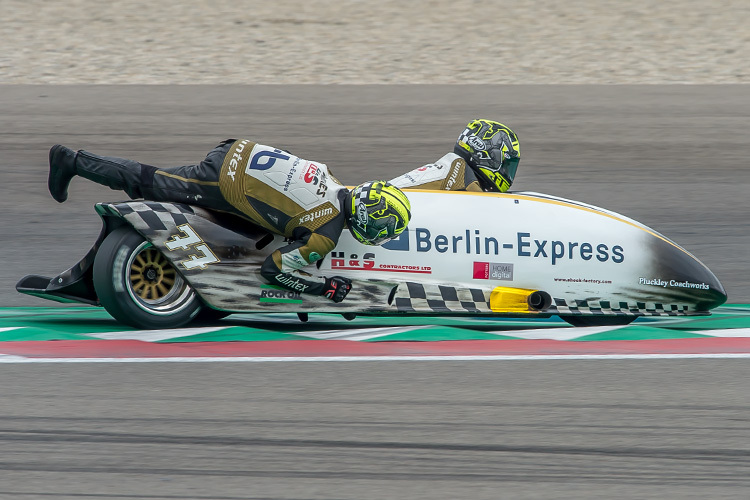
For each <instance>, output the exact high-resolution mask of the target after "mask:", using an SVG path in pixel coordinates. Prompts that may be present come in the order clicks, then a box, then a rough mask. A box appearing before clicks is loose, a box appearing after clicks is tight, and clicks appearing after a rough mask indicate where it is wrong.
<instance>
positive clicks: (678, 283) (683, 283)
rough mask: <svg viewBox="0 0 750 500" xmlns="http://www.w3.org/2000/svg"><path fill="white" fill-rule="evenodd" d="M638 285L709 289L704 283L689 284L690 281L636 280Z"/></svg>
mask: <svg viewBox="0 0 750 500" xmlns="http://www.w3.org/2000/svg"><path fill="white" fill-rule="evenodd" d="M638 284H639V285H652V286H660V287H662V288H667V287H669V288H697V289H699V290H708V289H710V288H711V287H710V286H708V285H707V284H706V283H691V282H690V281H677V280H669V281H667V280H663V279H661V278H638Z"/></svg>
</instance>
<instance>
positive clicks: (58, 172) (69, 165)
mask: <svg viewBox="0 0 750 500" xmlns="http://www.w3.org/2000/svg"><path fill="white" fill-rule="evenodd" d="M76 156H78V153H77V152H75V151H73V150H72V149H68V148H66V147H65V146H61V145H59V144H55V145H54V146H52V148H51V149H50V150H49V178H48V179H47V187H48V188H49V194H51V195H52V197H53V198H54V199H55V201H57V202H58V203H62V202H64V201H65V200H67V199H68V185H69V184H70V180H71V179H72V178H73V177H75V176H76V173H77V172H76Z"/></svg>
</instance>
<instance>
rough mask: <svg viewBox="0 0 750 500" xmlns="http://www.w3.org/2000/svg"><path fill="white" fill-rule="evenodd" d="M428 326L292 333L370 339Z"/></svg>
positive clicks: (322, 337) (309, 335) (337, 338)
mask: <svg viewBox="0 0 750 500" xmlns="http://www.w3.org/2000/svg"><path fill="white" fill-rule="evenodd" d="M423 328H429V325H426V326H409V327H403V326H395V327H382V326H380V327H376V328H357V329H353V330H321V331H316V332H294V335H299V336H300V337H310V338H313V339H321V340H323V339H328V340H330V339H336V340H370V339H376V338H378V337H385V336H387V335H395V334H397V333H406V332H411V331H414V330H420V329H423Z"/></svg>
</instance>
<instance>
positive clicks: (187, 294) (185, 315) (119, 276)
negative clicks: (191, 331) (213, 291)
mask: <svg viewBox="0 0 750 500" xmlns="http://www.w3.org/2000/svg"><path fill="white" fill-rule="evenodd" d="M93 270H94V289H95V290H96V294H97V296H98V297H99V302H100V303H101V304H102V306H104V308H105V309H106V310H107V312H108V313H109V314H111V315H112V317H114V318H115V319H116V320H117V321H119V322H121V323H125V324H126V325H130V326H133V327H135V328H140V329H158V328H179V327H180V326H183V325H185V324H187V323H188V322H190V321H191V320H192V319H193V318H194V317H195V316H196V315H197V314H198V313H199V311H200V310H201V303H200V301H199V300H198V297H197V296H196V294H195V291H194V290H193V289H192V288H191V287H190V285H189V284H188V283H187V282H186V281H185V279H184V278H183V277H182V276H181V275H180V274H179V273H178V272H177V270H176V269H175V268H174V266H173V265H172V263H171V262H169V260H167V258H166V257H165V256H164V255H163V254H162V253H161V252H160V251H159V250H158V249H157V248H155V247H154V246H153V245H152V244H151V243H150V242H149V241H147V240H146V239H144V238H143V236H141V235H140V234H138V233H137V232H136V231H135V230H133V229H131V228H130V227H120V228H118V229H115V230H114V231H112V232H111V233H110V234H109V235H107V237H106V238H105V239H104V241H103V242H102V244H101V246H100V247H99V251H98V252H97V253H96V257H95V258H94V269H93Z"/></svg>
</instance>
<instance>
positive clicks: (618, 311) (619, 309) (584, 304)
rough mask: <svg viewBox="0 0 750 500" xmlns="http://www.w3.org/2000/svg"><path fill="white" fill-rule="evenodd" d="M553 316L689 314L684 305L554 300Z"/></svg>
mask: <svg viewBox="0 0 750 500" xmlns="http://www.w3.org/2000/svg"><path fill="white" fill-rule="evenodd" d="M551 309H556V311H555V312H554V313H555V314H563V315H573V316H583V315H589V316H590V315H607V316H613V315H616V316H623V315H625V316H685V315H689V314H691V313H690V312H689V311H688V306H686V305H682V306H679V305H676V304H671V305H665V304H660V303H654V302H649V303H647V302H637V303H635V304H628V303H627V302H618V303H616V304H613V303H611V302H609V301H601V302H595V303H592V304H589V302H588V301H587V300H573V301H568V300H565V299H557V298H556V299H554V306H553V307H552V308H551Z"/></svg>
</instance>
